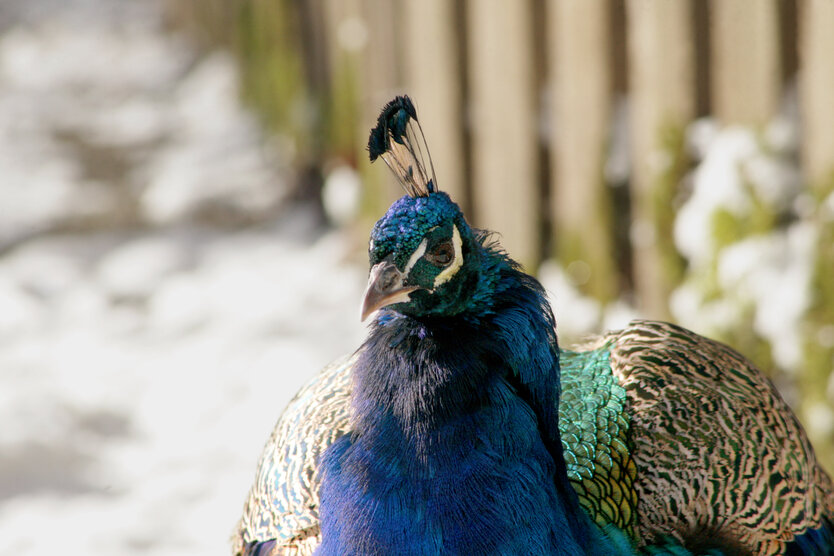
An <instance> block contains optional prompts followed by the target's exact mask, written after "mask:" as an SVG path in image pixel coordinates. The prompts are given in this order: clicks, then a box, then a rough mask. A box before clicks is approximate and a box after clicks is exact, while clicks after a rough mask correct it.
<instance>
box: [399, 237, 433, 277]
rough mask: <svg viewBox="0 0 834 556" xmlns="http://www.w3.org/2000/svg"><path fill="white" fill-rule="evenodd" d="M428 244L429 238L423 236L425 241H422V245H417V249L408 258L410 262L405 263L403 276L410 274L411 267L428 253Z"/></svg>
mask: <svg viewBox="0 0 834 556" xmlns="http://www.w3.org/2000/svg"><path fill="white" fill-rule="evenodd" d="M427 245H428V240H427V239H426V238H423V241H421V242H420V245H418V246H417V249H415V250H414V253H412V254H411V257H410V258H409V259H408V262H407V263H406V265H405V269H404V270H403V276H408V274H409V273H410V272H411V269H412V268H413V267H414V265H415V264H417V261H419V260H420V258H421V257H422V256H423V255H425V253H426V246H427Z"/></svg>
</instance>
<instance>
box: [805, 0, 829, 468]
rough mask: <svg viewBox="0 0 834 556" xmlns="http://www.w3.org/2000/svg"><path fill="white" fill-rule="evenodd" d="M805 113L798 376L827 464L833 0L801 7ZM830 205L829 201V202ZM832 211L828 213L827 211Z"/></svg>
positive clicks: (807, 418) (810, 426)
mask: <svg viewBox="0 0 834 556" xmlns="http://www.w3.org/2000/svg"><path fill="white" fill-rule="evenodd" d="M800 18H801V19H800V23H801V25H800V37H801V39H800V45H799V46H800V48H799V56H800V59H799V64H800V74H799V76H800V82H799V87H800V90H799V93H800V114H801V116H802V135H803V136H802V162H803V164H804V170H805V177H806V180H807V182H808V184H809V185H810V187H811V190H812V191H813V192H814V197H815V198H816V199H817V203H818V208H817V219H816V224H817V233H818V239H817V247H816V253H815V255H816V261H815V266H814V274H813V277H812V283H811V288H810V289H811V291H812V292H813V299H812V304H811V307H810V308H809V310H808V313H807V317H806V324H805V329H804V330H803V332H804V334H805V335H806V338H807V339H806V341H805V361H804V365H803V368H802V373H801V375H800V378H799V383H800V390H801V392H802V406H801V411H802V417H803V421H804V422H805V423H806V425H807V427H808V436H810V438H811V441H812V442H813V444H814V448H815V449H816V451H817V454H818V455H819V456H818V457H819V458H820V461H821V462H822V464H823V465H824V466H825V467H826V468H828V469H829V470H832V469H834V427H832V425H831V423H833V422H834V392H832V377H831V374H832V372H833V371H832V369H834V281H832V279H831V276H832V274H834V218H832V216H830V209H826V208H824V207H825V206H826V199H827V198H831V196H832V195H834V102H832V91H834V64H832V61H831V53H832V52H834V2H831V1H830V0H807V1H806V2H804V3H803V4H802V11H801V12H800ZM828 206H830V205H828ZM826 213H828V215H826Z"/></svg>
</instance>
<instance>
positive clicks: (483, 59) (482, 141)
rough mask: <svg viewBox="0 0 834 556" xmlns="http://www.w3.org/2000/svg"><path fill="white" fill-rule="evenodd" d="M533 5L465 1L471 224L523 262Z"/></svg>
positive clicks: (531, 259) (530, 220)
mask: <svg viewBox="0 0 834 556" xmlns="http://www.w3.org/2000/svg"><path fill="white" fill-rule="evenodd" d="M532 13H533V12H532V10H531V6H530V3H529V2H526V1H512V2H510V1H505V0H483V1H479V2H468V3H467V20H468V30H469V43H468V44H469V70H470V71H469V78H470V79H469V82H470V85H471V87H470V89H471V95H470V107H471V112H470V120H471V131H472V172H473V179H472V184H473V186H472V195H473V205H474V208H475V211H474V213H475V224H476V225H478V226H481V227H485V228H488V229H492V230H497V231H499V232H501V236H502V240H501V243H502V245H503V246H504V248H506V249H507V251H508V252H509V253H510V255H511V256H512V257H513V258H515V259H516V260H518V261H519V262H521V263H522V264H524V265H525V266H526V267H527V268H528V269H529V270H532V269H534V268H535V266H536V265H537V264H538V262H539V257H540V236H541V232H540V213H539V211H540V202H539V194H538V191H539V184H538V183H537V179H538V174H539V172H538V152H537V151H538V142H537V137H536V129H537V121H536V118H537V110H536V91H535V89H534V83H535V79H534V74H533V67H534V61H533V22H532Z"/></svg>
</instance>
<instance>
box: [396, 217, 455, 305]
mask: <svg viewBox="0 0 834 556" xmlns="http://www.w3.org/2000/svg"><path fill="white" fill-rule="evenodd" d="M425 241H426V240H423V242H424V243H425ZM421 246H422V247H423V251H425V250H426V249H425V245H421ZM452 246H453V247H454V249H455V258H454V260H452V264H450V265H449V266H447V267H446V268H444V269H443V271H442V272H440V274H438V275H437V276H436V277H435V278H434V284H432V289H435V290H436V289H437V288H438V286H441V285H442V284H445V283H446V282H448V281H449V280H451V279H452V276H454V275H455V273H456V272H457V271H458V270H459V269H460V267H461V266H463V249H462V247H461V246H462V242H461V240H460V232H458V227H457V226H453V229H452ZM408 262H409V263H410V262H411V261H408Z"/></svg>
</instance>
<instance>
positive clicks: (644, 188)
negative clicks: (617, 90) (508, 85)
mask: <svg viewBox="0 0 834 556" xmlns="http://www.w3.org/2000/svg"><path fill="white" fill-rule="evenodd" d="M626 9H627V17H628V35H629V36H628V43H629V44H628V46H629V63H630V66H629V77H630V86H631V96H630V103H631V104H630V122H631V130H630V133H631V149H632V161H633V162H632V164H633V171H632V180H631V186H632V189H631V203H632V247H633V254H634V255H633V256H634V285H635V293H636V295H637V301H638V304H639V306H640V308H641V309H642V311H643V313H644V314H645V315H646V316H648V317H651V318H665V317H666V316H667V315H668V308H667V299H668V297H669V293H670V291H671V289H672V287H673V286H674V284H676V283H677V280H678V278H679V273H680V272H681V264H680V260H679V257H678V255H677V251H676V249H675V247H674V245H673V243H672V226H673V220H674V214H673V211H672V199H673V198H674V195H675V190H676V188H677V186H678V183H679V181H680V178H681V177H682V174H683V172H684V171H685V163H684V161H685V157H684V156H683V151H684V149H683V133H684V130H685V127H686V124H687V123H688V122H689V121H690V120H691V119H692V118H693V116H694V114H695V87H694V85H695V83H694V74H695V70H694V54H693V44H692V5H691V4H690V3H689V2H688V1H686V0H680V1H675V2H670V1H669V0H628V2H627V4H626Z"/></svg>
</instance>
